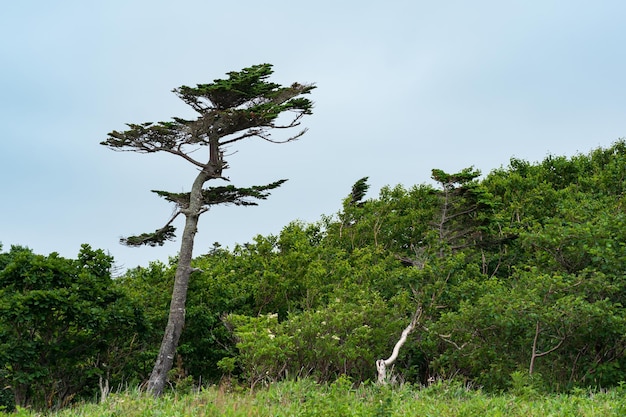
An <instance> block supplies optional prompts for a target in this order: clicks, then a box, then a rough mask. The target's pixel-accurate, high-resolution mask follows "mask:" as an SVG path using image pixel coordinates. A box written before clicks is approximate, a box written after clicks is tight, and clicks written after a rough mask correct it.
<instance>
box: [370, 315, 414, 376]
mask: <svg viewBox="0 0 626 417" xmlns="http://www.w3.org/2000/svg"><path fill="white" fill-rule="evenodd" d="M421 315H422V307H421V306H420V307H418V308H417V310H416V311H415V314H414V315H413V319H412V320H411V323H409V325H408V326H406V328H405V329H404V330H403V331H402V335H401V336H400V339H399V340H398V341H397V342H396V345H395V346H394V347H393V351H392V352H391V356H390V357H389V358H387V359H378V360H377V361H376V370H377V371H378V383H379V384H386V383H387V367H388V366H391V365H393V363H394V362H395V361H396V359H398V354H399V353H400V348H401V347H402V345H404V343H405V342H406V339H407V337H408V336H409V334H410V333H411V332H412V331H413V329H415V326H416V325H417V323H418V321H419V319H420V317H421Z"/></svg>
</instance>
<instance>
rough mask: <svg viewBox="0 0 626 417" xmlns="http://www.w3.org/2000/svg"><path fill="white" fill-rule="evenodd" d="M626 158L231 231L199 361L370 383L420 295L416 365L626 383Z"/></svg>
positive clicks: (200, 275) (611, 152)
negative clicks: (257, 232)
mask: <svg viewBox="0 0 626 417" xmlns="http://www.w3.org/2000/svg"><path fill="white" fill-rule="evenodd" d="M624 166H626V146H625V145H624V143H623V142H617V143H616V144H615V145H614V146H613V147H611V148H609V149H597V150H594V151H592V152H590V153H589V154H588V155H576V156H575V157H572V158H561V157H548V158H546V160H544V161H542V162H540V163H535V164H533V163H529V162H525V161H521V160H516V159H512V160H511V162H510V165H509V166H508V167H507V168H502V169H499V170H495V171H493V172H491V173H489V174H488V175H487V176H486V177H485V178H484V179H482V180H479V179H478V171H476V170H474V169H472V168H468V169H465V170H462V171H461V172H459V173H455V174H448V173H445V172H443V171H440V170H434V171H433V178H434V179H436V180H437V181H438V182H439V186H438V187H436V188H435V187H431V186H427V185H420V186H413V187H410V188H405V187H403V186H395V187H384V188H383V189H382V190H380V193H379V196H378V197H377V198H372V199H368V200H363V196H364V194H363V195H361V194H359V196H360V199H359V200H358V203H357V204H355V201H354V194H353V193H350V194H349V195H348V197H347V198H346V199H345V200H344V204H343V206H342V210H341V212H340V213H338V214H337V215H336V216H327V217H324V218H323V219H322V221H320V222H318V223H313V224H306V223H303V222H292V223H290V224H288V225H287V226H286V227H285V228H284V229H283V230H282V231H281V232H280V233H279V234H278V235H277V236H271V235H270V236H257V237H256V238H255V239H254V241H253V242H251V243H248V244H245V245H240V246H237V247H235V248H234V249H233V250H232V251H231V250H226V249H221V248H219V247H217V246H216V248H215V249H214V250H212V251H211V252H210V253H208V254H206V255H203V256H201V257H198V258H197V259H196V260H195V261H194V266H195V267H197V268H199V269H201V270H202V272H197V273H195V274H194V276H193V280H192V282H191V288H192V291H191V292H190V298H189V306H188V310H187V324H186V328H185V332H184V333H183V336H182V342H181V349H180V351H179V354H180V355H181V357H182V364H183V367H184V368H185V370H186V371H187V372H189V374H190V375H193V376H194V378H196V380H198V379H200V377H201V378H202V380H203V381H218V380H219V379H220V377H221V376H222V375H223V374H227V375H229V376H230V377H233V378H241V379H243V380H245V381H246V383H247V384H249V385H255V386H258V384H260V383H269V382H275V381H278V380H282V379H284V378H286V377H298V376H311V377H313V378H315V380H316V381H333V380H335V379H336V378H338V377H339V376H341V375H346V376H347V377H349V378H350V380H351V381H352V382H353V383H355V384H358V383H359V382H362V381H367V380H368V379H372V378H373V377H374V376H375V366H374V362H375V360H376V359H380V358H386V357H388V356H389V355H390V353H391V349H392V348H393V346H394V344H395V342H396V341H397V340H398V337H399V334H400V332H401V331H402V329H403V328H404V327H405V326H406V325H407V324H408V322H409V321H410V317H411V315H412V313H413V312H414V311H415V309H416V307H417V306H418V305H419V306H421V307H422V316H421V318H420V323H419V325H418V326H417V328H416V330H415V331H414V333H412V334H411V335H410V336H409V339H408V341H407V342H406V344H405V345H404V346H403V348H402V350H401V352H400V357H399V358H398V360H397V362H396V363H395V369H394V371H393V372H394V374H395V375H396V377H397V378H398V379H399V380H404V381H409V382H414V383H420V384H427V383H428V381H432V380H433V378H434V379H435V380H438V378H449V377H452V376H456V378H458V380H459V381H461V383H462V384H476V385H479V386H482V387H484V389H485V390H489V391H500V390H505V389H511V390H513V392H516V393H517V394H519V395H520V396H527V397H531V396H534V395H535V394H542V393H545V392H553V391H568V390H576V389H579V388H581V387H582V388H587V387H602V388H606V387H612V386H618V385H619V384H620V382H621V381H623V380H624V379H625V378H626V377H625V375H626V374H624V369H626V360H625V353H626V339H625V337H624V335H625V334H626V328H625V326H626V316H625V314H624V309H623V306H624V305H626V297H625V296H624V294H626V287H625V286H626V280H624V277H623V265H624V262H626V244H624V242H626V235H625V231H626V214H625V212H624V204H623V192H624V186H623V179H624V178H626V169H624ZM357 183H358V182H357ZM355 185H356V184H355ZM365 185H366V182H364V181H363V182H361V183H360V185H359V186H358V187H356V188H357V191H358V190H362V191H365V190H364V186H365ZM352 191H354V190H352ZM0 261H1V258H0ZM131 275H132V279H131V277H128V278H125V280H123V281H122V282H124V284H125V285H126V284H131V283H132V282H134V284H133V285H135V287H133V288H135V289H134V290H133V291H132V292H133V293H135V294H140V293H141V292H142V291H147V292H150V291H152V292H154V290H151V288H160V289H161V290H159V291H160V292H164V293H167V292H169V291H170V288H171V287H170V285H171V277H172V276H173V270H171V269H168V267H166V266H164V265H161V266H160V267H159V271H158V273H157V272H155V270H154V268H152V269H150V268H149V269H147V270H137V271H134V272H132V274H131ZM144 280H145V282H143V281H144ZM142 282H143V283H142ZM159 303H160V304H159ZM159 303H157V304H158V305H159V307H158V308H164V309H165V308H166V306H167V299H166V298H165V297H164V298H163V300H160V301H159ZM161 306H163V307H161ZM146 311H147V313H146V314H147V316H148V317H152V319H153V322H154V323H157V322H162V321H164V320H165V318H164V315H163V314H157V309H152V307H149V308H148V309H147V310H146ZM157 327H158V325H157ZM218 364H219V365H218ZM459 389H460V388H459ZM446 390H448V391H447V392H452V391H451V390H450V388H449V387H448V388H446ZM454 392H457V393H460V392H461V391H458V390H457V391H454ZM459 395H460V394H459ZM383 400H384V398H383ZM384 401H386V400H384Z"/></svg>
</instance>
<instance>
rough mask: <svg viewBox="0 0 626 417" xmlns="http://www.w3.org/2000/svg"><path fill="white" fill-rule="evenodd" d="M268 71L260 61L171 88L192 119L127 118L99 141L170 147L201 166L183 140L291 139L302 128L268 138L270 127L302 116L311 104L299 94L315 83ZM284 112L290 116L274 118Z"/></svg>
mask: <svg viewBox="0 0 626 417" xmlns="http://www.w3.org/2000/svg"><path fill="white" fill-rule="evenodd" d="M272 72H273V71H272V65H270V64H261V65H255V66H252V67H249V68H244V69H243V70H242V71H239V72H229V73H228V75H229V78H227V79H216V80H214V81H213V83H210V84H198V85H197V86H196V87H188V86H181V87H179V88H176V89H174V90H173V92H174V93H175V94H176V95H177V96H178V97H179V98H180V99H181V100H183V101H184V102H185V103H187V104H188V105H189V106H191V107H192V108H193V109H194V110H195V111H197V112H198V113H199V114H200V116H199V117H198V118H197V119H196V120H185V119H182V118H177V117H175V118H173V120H172V121H166V122H157V123H152V122H148V123H140V124H132V123H129V124H127V126H128V127H129V128H130V129H128V130H126V131H124V132H119V131H112V132H111V133H109V138H108V139H107V140H106V141H104V142H101V144H102V145H105V146H108V147H109V148H111V149H114V150H120V151H136V152H142V153H149V152H160V151H164V152H169V153H172V154H175V155H178V156H181V157H183V158H184V159H186V160H187V161H189V162H191V163H193V164H194V165H196V166H199V167H203V168H204V167H205V165H206V164H205V163H203V162H201V161H199V160H196V159H195V158H192V157H191V156H190V155H189V152H188V150H187V149H186V148H187V147H188V145H191V146H198V145H200V146H211V145H214V146H221V145H228V144H230V143H233V142H237V141H239V140H242V139H245V138H248V137H253V136H256V137H260V138H262V139H265V140H268V141H271V142H286V141H290V140H294V139H296V138H298V137H300V136H302V135H303V134H304V133H305V132H306V129H303V130H301V131H300V132H299V133H297V134H296V135H294V136H291V137H289V138H288V139H284V140H282V141H281V140H278V141H274V140H273V139H270V133H269V130H270V129H286V128H292V127H296V126H298V125H299V124H300V119H301V118H302V117H303V116H304V115H308V114H311V110H312V108H313V103H312V102H311V100H309V99H308V98H304V97H301V95H303V94H308V93H310V92H311V91H312V90H313V89H314V88H315V86H314V85H312V84H299V83H293V84H292V85H291V86H289V87H282V86H280V85H279V84H276V83H272V82H268V81H266V80H267V78H268V77H269V76H270V75H271V74H272ZM285 111H290V112H293V113H294V116H293V117H292V118H291V119H290V120H287V121H285V122H284V123H277V118H278V116H279V115H280V114H281V113H283V112H285ZM215 162H218V161H215ZM221 168H222V169H223V168H225V166H222V167H221Z"/></svg>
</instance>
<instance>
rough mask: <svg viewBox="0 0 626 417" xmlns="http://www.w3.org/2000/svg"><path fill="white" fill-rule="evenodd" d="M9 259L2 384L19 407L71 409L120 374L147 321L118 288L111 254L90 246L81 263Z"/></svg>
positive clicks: (0, 353)
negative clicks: (100, 381)
mask: <svg viewBox="0 0 626 417" xmlns="http://www.w3.org/2000/svg"><path fill="white" fill-rule="evenodd" d="M5 259H6V260H7V261H6V262H5V265H4V267H3V268H2V269H1V270H0V364H1V366H2V368H1V369H2V371H1V372H0V379H1V380H2V383H3V386H9V387H10V388H11V391H12V392H13V395H14V397H15V403H16V404H17V405H20V406H25V405H34V406H36V407H52V406H59V405H64V404H66V403H67V402H69V401H71V399H72V398H73V397H74V396H76V395H78V394H86V393H91V390H93V388H94V387H95V384H97V382H95V381H97V380H98V376H104V377H105V378H110V377H112V376H113V375H115V374H117V373H118V372H120V370H121V369H120V368H119V367H118V365H119V363H117V362H118V360H119V359H120V355H123V354H128V353H129V351H130V350H129V349H131V350H132V347H131V346H129V343H130V344H132V340H135V339H136V336H135V335H134V334H135V332H138V331H140V330H141V325H142V318H141V314H140V312H138V311H137V310H136V308H135V306H134V305H133V304H132V303H130V302H129V301H128V300H127V299H126V298H125V297H124V295H123V293H121V292H120V291H119V289H117V288H116V286H115V285H114V284H113V282H112V280H111V275H110V268H111V266H112V258H111V257H110V256H108V255H106V254H104V252H102V251H101V250H96V251H94V250H92V249H91V248H90V247H89V246H88V245H83V246H82V248H81V251H80V253H79V255H78V259H77V260H69V259H65V258H61V257H59V256H58V255H57V254H55V253H53V254H51V255H49V256H47V257H46V256H42V255H35V254H33V253H32V252H31V251H30V250H27V249H23V248H12V250H11V251H10V252H9V253H8V256H7V257H6V258H5Z"/></svg>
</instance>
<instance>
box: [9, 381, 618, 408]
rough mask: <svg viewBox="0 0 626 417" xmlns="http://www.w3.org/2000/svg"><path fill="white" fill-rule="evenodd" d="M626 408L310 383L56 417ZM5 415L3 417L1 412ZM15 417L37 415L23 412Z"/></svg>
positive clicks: (574, 398)
mask: <svg viewBox="0 0 626 417" xmlns="http://www.w3.org/2000/svg"><path fill="white" fill-rule="evenodd" d="M625 410H626V401H625V400H624V392H623V389H622V388H616V389H613V390H608V391H603V392H595V391H588V390H578V391H576V392H575V393H572V394H570V395H551V396H541V397H539V396H535V395H534V394H532V393H531V395H527V394H526V393H524V392H522V395H515V394H500V395H489V394H487V393H484V392H482V391H480V390H472V389H468V387H467V386H464V385H462V384H460V383H459V382H458V381H456V380H452V381H448V380H444V381H437V382H435V383H434V384H432V385H430V386H429V387H418V386H412V385H408V384H407V385H403V386H401V387H396V388H394V389H392V388H390V387H379V386H376V385H371V384H354V382H353V381H351V380H350V379H349V378H346V377H341V378H339V379H338V380H337V381H335V382H332V383H329V384H317V383H315V382H314V381H311V380H309V379H302V380H299V381H293V380H289V381H283V382H280V383H277V384H272V385H271V386H269V387H267V388H263V389H257V390H255V391H254V392H241V391H240V390H236V389H235V390H228V389H226V388H225V387H224V386H220V387H217V386H214V387H210V388H206V389H202V390H200V391H199V392H192V393H186V394H176V395H164V396H163V397H161V398H154V397H152V396H146V395H142V393H141V392H139V391H137V390H131V391H124V392H119V393H114V394H112V395H110V396H109V398H108V400H107V401H106V402H104V403H100V404H82V405H80V406H77V407H72V408H68V409H65V410H61V411H59V412H57V413H56V414H55V415H57V416H58V417H79V416H80V417H92V416H93V417H95V416H98V417H100V416H110V417H113V416H127V417H139V416H181V417H187V416H189V417H191V416H194V417H196V416H200V417H202V416H217V415H219V416H303V417H305V416H306V417H310V416H350V417H359V416H362V417H371V416H422V415H424V416H440V417H456V416H467V417H491V416H493V417H502V416H507V417H528V416H537V417H539V416H563V417H566V416H580V417H618V416H622V415H624V411H625ZM0 415H4V414H2V412H0ZM14 415H17V416H23V417H29V416H37V415H39V414H38V413H36V412H33V411H31V410H28V409H23V408H20V409H19V410H18V412H17V413H16V414H14Z"/></svg>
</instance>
